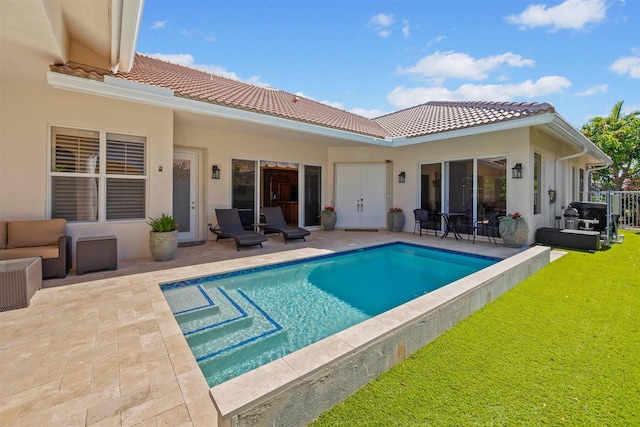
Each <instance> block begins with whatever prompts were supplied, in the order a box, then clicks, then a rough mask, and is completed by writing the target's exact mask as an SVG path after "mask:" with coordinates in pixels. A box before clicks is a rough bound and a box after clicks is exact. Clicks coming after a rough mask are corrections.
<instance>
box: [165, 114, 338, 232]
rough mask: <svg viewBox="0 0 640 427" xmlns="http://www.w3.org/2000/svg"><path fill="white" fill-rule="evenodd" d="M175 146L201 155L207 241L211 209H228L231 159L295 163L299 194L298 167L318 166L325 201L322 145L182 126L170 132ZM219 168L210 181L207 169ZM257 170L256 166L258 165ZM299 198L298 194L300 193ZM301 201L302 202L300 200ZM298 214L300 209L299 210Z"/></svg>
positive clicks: (212, 216)
mask: <svg viewBox="0 0 640 427" xmlns="http://www.w3.org/2000/svg"><path fill="white" fill-rule="evenodd" d="M174 139H175V141H174V142H175V145H176V146H180V147H184V148H186V149H198V150H200V153H201V154H202V155H203V156H204V158H203V161H202V162H201V166H202V168H203V171H202V173H201V175H202V177H204V179H203V181H202V187H201V188H202V192H201V202H202V203H201V206H202V208H201V209H200V211H199V213H200V219H199V226H200V227H199V229H200V230H201V231H202V233H201V235H200V237H201V238H205V239H207V238H210V237H211V236H210V233H209V232H208V231H207V230H208V229H207V227H206V225H207V224H209V223H210V224H215V223H216V219H215V209H216V208H229V207H230V206H231V160H232V159H245V160H257V161H259V160H271V161H281V162H291V163H298V165H299V169H298V171H299V175H298V178H299V182H300V184H301V185H300V186H299V188H300V191H302V189H303V187H304V185H302V184H303V182H302V179H303V178H304V177H303V174H302V166H303V165H304V164H307V165H313V166H321V167H322V168H323V184H322V185H323V188H322V192H323V194H322V197H323V200H326V199H327V197H328V194H329V188H328V186H327V185H326V182H327V179H328V177H329V175H330V174H329V173H328V171H327V148H326V147H325V146H323V145H316V144H309V143H304V142H294V141H292V140H290V139H287V137H286V136H284V132H283V136H282V137H273V136H265V135H259V134H255V133H249V132H242V131H241V130H238V131H234V132H229V131H223V130H219V129H215V128H205V127H196V126H185V125H179V124H176V126H175V129H174ZM212 165H217V166H218V167H219V168H220V169H221V172H220V179H219V180H213V179H211V166H212ZM258 167H259V165H258ZM300 197H302V193H301V194H300ZM301 200H302V199H301ZM300 215H302V210H301V209H300Z"/></svg>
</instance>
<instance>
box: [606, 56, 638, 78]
mask: <svg viewBox="0 0 640 427" xmlns="http://www.w3.org/2000/svg"><path fill="white" fill-rule="evenodd" d="M611 71H613V72H614V73H617V74H629V76H631V77H633V78H634V79H640V56H625V57H623V58H620V59H618V60H617V61H616V62H614V63H613V64H611Z"/></svg>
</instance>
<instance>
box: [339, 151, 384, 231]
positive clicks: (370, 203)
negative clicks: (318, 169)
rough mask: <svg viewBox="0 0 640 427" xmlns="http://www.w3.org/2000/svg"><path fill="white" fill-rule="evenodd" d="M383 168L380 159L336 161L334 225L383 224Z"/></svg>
mask: <svg viewBox="0 0 640 427" xmlns="http://www.w3.org/2000/svg"><path fill="white" fill-rule="evenodd" d="M386 168H387V167H386V165H385V164H384V163H366V164H338V165H336V193H335V194H336V206H335V207H336V211H337V212H338V221H337V223H336V225H337V226H338V227H360V228H368V227H371V228H384V227H385V224H386V218H387V217H386V211H387V205H386V201H385V190H386Z"/></svg>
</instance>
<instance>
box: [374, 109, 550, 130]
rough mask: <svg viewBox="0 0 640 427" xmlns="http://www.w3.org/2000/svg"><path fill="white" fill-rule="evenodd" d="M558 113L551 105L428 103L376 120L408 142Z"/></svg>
mask: <svg viewBox="0 0 640 427" xmlns="http://www.w3.org/2000/svg"><path fill="white" fill-rule="evenodd" d="M542 113H555V109H554V107H553V106H552V105H551V104H547V103H524V102H523V103H516V102H473V101H469V102H457V101H441V102H427V103H426V104H422V105H418V106H416V107H411V108H407V109H406V110H402V111H398V112H395V113H391V114H387V115H385V116H382V117H378V118H375V119H373V121H375V122H376V123H378V124H380V125H381V126H382V127H384V128H385V129H386V130H387V131H388V132H389V133H390V134H391V136H392V137H400V136H406V137H407V138H411V137H416V136H423V135H430V134H435V133H440V132H447V131H452V130H458V129H464V128H469V127H473V126H480V125H485V124H490V123H497V122H503V121H506V120H513V119H517V118H522V117H526V116H531V115H534V114H542Z"/></svg>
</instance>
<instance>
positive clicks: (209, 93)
mask: <svg viewBox="0 0 640 427" xmlns="http://www.w3.org/2000/svg"><path fill="white" fill-rule="evenodd" d="M50 69H51V70H52V71H55V72H59V73H63V74H69V75H74V76H78V77H84V78H88V79H93V80H103V79H104V76H105V75H110V76H112V77H116V78H121V79H126V80H131V81H134V82H138V83H145V84H148V85H152V86H159V87H163V88H167V89H171V90H173V93H174V96H178V97H182V98H187V99H193V100H197V101H201V102H206V103H210V104H215V105H221V106H225V107H229V108H236V109H241V110H246V111H253V112H256V113H260V114H266V115H270V116H276V117H281V118H284V119H289V120H295V121H299V122H304V123H309V124H313V125H318V126H323V127H327V128H333V129H338V130H343V131H347V132H353V133H357V134H361V135H367V136H372V137H376V138H388V137H392V138H397V137H403V136H405V137H407V138H411V137H416V136H423V135H430V134H435V133H440V132H447V131H452V130H458V129H464V128H470V127H473V126H480V125H485V124H490V123H497V122H503V121H506V120H514V119H518V118H522V117H527V116H531V115H534V114H542V113H555V109H554V108H553V106H552V105H550V104H547V103H515V102H454V101H445V102H428V103H426V104H422V105H418V106H416V107H411V108H407V109H405V110H402V111H398V112H395V113H391V114H387V115H385V116H382V117H378V118H375V119H373V120H370V119H367V118H365V117H362V116H359V115H357V114H353V113H349V112H347V111H344V110H339V109H337V108H333V107H330V106H328V105H325V104H321V103H319V102H316V101H312V100H310V99H307V98H302V97H300V96H297V95H294V94H291V93H287V92H284V91H281V90H278V89H275V88H270V87H264V86H257V85H252V84H249V83H245V82H241V81H237V80H232V79H228V78H225V77H220V76H217V75H214V74H211V73H208V72H206V71H200V70H196V69H193V68H188V67H184V66H182V65H177V64H172V63H169V62H165V61H162V60H159V59H155V58H151V57H149V56H145V55H140V54H136V57H135V61H134V65H133V68H132V69H131V71H130V72H129V73H118V74H113V73H111V72H110V71H107V70H101V69H98V68H94V67H90V66H87V65H82V64H76V63H68V64H65V65H51V66H50Z"/></svg>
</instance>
